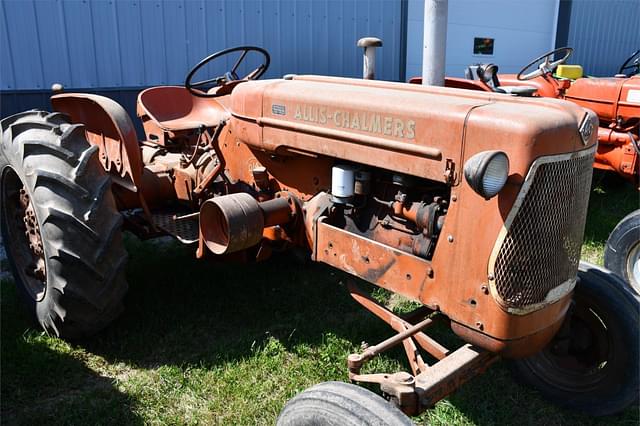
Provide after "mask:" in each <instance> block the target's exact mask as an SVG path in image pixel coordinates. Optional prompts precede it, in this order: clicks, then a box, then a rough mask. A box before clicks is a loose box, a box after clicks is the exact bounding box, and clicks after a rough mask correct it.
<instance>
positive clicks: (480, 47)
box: [473, 37, 493, 55]
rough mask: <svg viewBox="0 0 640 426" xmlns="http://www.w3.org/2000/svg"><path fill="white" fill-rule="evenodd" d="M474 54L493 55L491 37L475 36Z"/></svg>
mask: <svg viewBox="0 0 640 426" xmlns="http://www.w3.org/2000/svg"><path fill="white" fill-rule="evenodd" d="M473 54H474V55H493V39H492V38H488V37H476V38H474V39H473Z"/></svg>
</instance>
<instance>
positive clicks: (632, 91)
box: [410, 47, 640, 293]
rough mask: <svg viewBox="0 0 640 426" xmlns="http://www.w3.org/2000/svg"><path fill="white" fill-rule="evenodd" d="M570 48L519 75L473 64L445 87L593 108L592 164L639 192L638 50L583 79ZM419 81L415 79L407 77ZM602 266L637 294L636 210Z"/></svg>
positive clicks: (639, 232) (615, 235) (639, 216)
mask: <svg viewBox="0 0 640 426" xmlns="http://www.w3.org/2000/svg"><path fill="white" fill-rule="evenodd" d="M572 52H573V49H571V48H569V47H563V48H560V49H556V50H554V51H551V52H548V53H545V54H544V55H542V56H540V57H538V58H536V59H534V60H533V61H531V62H530V63H529V64H527V65H525V66H524V67H523V68H522V69H521V70H520V72H519V73H518V74H501V75H498V66H497V65H495V64H477V65H472V66H470V67H468V69H467V70H466V72H465V74H466V78H464V79H462V78H453V77H447V78H446V80H445V86H447V87H456V88H462V89H470V90H482V91H486V92H494V93H508V94H511V95H514V96H524V97H529V96H534V97H538V96H540V97H551V98H558V99H565V100H568V101H571V102H574V103H576V104H578V105H580V106H582V107H584V108H589V109H591V110H593V111H594V112H595V113H596V114H597V115H598V119H599V123H600V124H599V127H598V132H597V133H598V150H597V152H596V155H595V161H594V163H593V166H594V167H595V168H596V169H599V170H604V171H610V172H614V173H617V174H618V175H619V176H621V177H622V178H624V179H625V180H627V181H629V182H631V184H632V185H634V186H635V187H636V188H637V189H639V190H640V50H637V51H635V52H634V53H632V54H631V56H629V57H628V58H627V59H626V60H625V61H624V62H623V64H622V65H621V66H620V69H619V70H618V74H616V75H615V76H614V77H608V78H593V77H583V74H582V67H581V66H579V65H566V62H567V60H568V59H569V57H570V56H571V53H572ZM421 81H422V79H421V78H419V77H418V78H412V79H411V80H410V82H411V83H415V84H420V83H421ZM604 264H605V267H606V268H607V269H610V270H611V271H613V272H614V273H616V274H618V275H619V276H621V277H622V278H624V279H625V280H626V281H627V282H629V283H630V284H631V287H632V288H633V289H634V290H635V291H636V292H637V293H638V292H640V210H635V211H633V212H631V213H630V214H628V215H627V216H626V217H624V218H623V219H622V220H621V221H620V222H619V223H618V225H617V226H616V227H615V229H614V230H613V231H612V232H611V234H610V236H609V239H608V241H607V244H606V248H605V256H604Z"/></svg>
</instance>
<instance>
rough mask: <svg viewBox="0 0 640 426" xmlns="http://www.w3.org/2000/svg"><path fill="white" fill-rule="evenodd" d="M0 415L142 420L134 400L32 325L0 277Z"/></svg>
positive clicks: (28, 420) (60, 420) (59, 420)
mask: <svg viewBox="0 0 640 426" xmlns="http://www.w3.org/2000/svg"><path fill="white" fill-rule="evenodd" d="M1 292H2V300H1V306H2V311H1V312H2V315H1V316H2V326H1V327H2V349H1V354H2V355H1V356H2V359H1V392H0V394H1V395H2V397H1V399H0V407H1V408H0V418H1V419H2V424H27V425H32V424H37V423H41V422H43V421H45V422H46V423H48V424H85V422H86V419H87V418H91V419H93V420H92V424H142V420H141V419H140V418H139V417H138V416H137V415H136V414H135V413H134V411H133V408H134V407H135V401H133V400H131V399H130V397H129V396H127V395H125V394H124V393H122V392H120V391H119V390H118V389H117V388H116V387H115V386H114V383H113V381H112V380H111V379H110V378H107V377H101V376H99V375H98V374H96V373H95V372H94V371H92V370H91V369H90V368H88V367H87V366H86V365H85V364H84V363H83V362H82V361H81V360H79V359H77V358H74V357H73V356H71V353H70V352H71V351H72V349H71V347H70V346H69V345H67V344H66V343H64V342H62V341H60V340H58V339H52V338H50V337H48V336H46V335H44V333H41V332H40V331H36V330H34V329H33V327H31V326H32V323H31V322H30V321H29V319H28V318H27V315H26V313H25V312H23V311H22V309H21V306H20V305H19V304H18V303H17V295H16V291H15V287H14V284H13V283H12V282H9V281H3V282H2V285H1Z"/></svg>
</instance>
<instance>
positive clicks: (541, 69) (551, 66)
mask: <svg viewBox="0 0 640 426" xmlns="http://www.w3.org/2000/svg"><path fill="white" fill-rule="evenodd" d="M559 52H563V53H564V52H566V53H565V55H564V56H563V57H562V58H561V59H558V60H557V61H551V59H552V58H554V57H555V55H556V54H557V53H559ZM572 53H573V49H572V48H571V47H561V48H559V49H556V50H552V51H551V52H548V53H545V54H544V55H542V56H540V57H538V58H536V59H534V60H533V61H531V62H529V63H528V64H527V65H525V66H524V68H522V69H521V70H520V72H519V73H518V75H517V76H516V78H517V79H518V80H520V81H527V80H531V79H533V78H536V77H540V76H541V75H544V74H547V73H548V74H552V73H553V72H554V71H555V69H556V68H558V65H562V64H564V63H565V62H567V59H569V56H571V54H572ZM543 60H544V62H542V63H541V64H540V65H538V69H537V70H535V71H531V72H530V73H528V74H525V71H527V70H528V69H529V68H531V67H532V66H534V65H535V64H537V63H538V62H540V61H543Z"/></svg>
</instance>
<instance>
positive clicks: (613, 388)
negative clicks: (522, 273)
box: [512, 262, 640, 416]
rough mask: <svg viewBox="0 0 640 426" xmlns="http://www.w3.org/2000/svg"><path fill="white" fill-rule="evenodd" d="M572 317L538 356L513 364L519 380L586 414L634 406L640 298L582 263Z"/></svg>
mask: <svg viewBox="0 0 640 426" xmlns="http://www.w3.org/2000/svg"><path fill="white" fill-rule="evenodd" d="M578 276H579V278H580V280H579V281H578V284H577V285H576V288H575V290H574V296H573V301H574V304H573V307H572V311H573V312H572V313H571V314H570V316H568V317H567V320H566V322H565V324H564V325H563V327H562V329H561V330H560V331H559V332H558V335H556V337H554V340H553V341H552V342H551V343H550V344H549V345H548V346H547V347H546V348H545V349H543V350H542V351H541V352H539V353H537V354H535V355H533V356H531V357H529V358H525V359H522V360H517V361H513V362H512V367H513V369H514V372H515V373H516V375H517V377H518V378H520V379H522V381H524V382H525V383H526V384H529V385H531V386H532V387H534V388H536V389H538V390H539V391H540V392H541V393H542V395H543V396H544V397H546V398H547V399H549V400H550V401H551V402H554V403H556V404H559V405H562V406H565V407H567V408H570V409H573V410H576V411H580V412H583V413H587V414H590V415H592V416H606V415H611V414H616V413H619V412H621V411H622V410H624V409H625V408H627V407H629V406H630V405H632V404H635V403H638V398H639V397H640V395H639V389H640V380H639V377H640V365H639V363H638V359H639V357H640V350H639V343H638V339H639V336H640V325H639V312H640V300H639V298H638V295H636V294H634V293H633V292H632V291H631V290H630V289H629V287H628V286H627V285H626V284H625V283H624V282H623V281H622V280H621V279H620V278H619V277H618V276H616V275H614V274H612V273H611V272H610V271H608V270H606V269H603V268H599V267H597V266H595V265H591V264H589V263H586V262H581V263H580V269H579V271H578Z"/></svg>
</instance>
